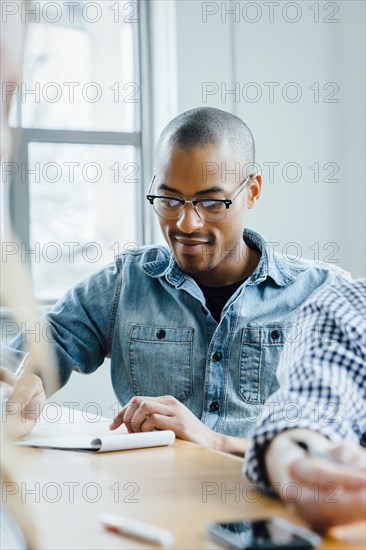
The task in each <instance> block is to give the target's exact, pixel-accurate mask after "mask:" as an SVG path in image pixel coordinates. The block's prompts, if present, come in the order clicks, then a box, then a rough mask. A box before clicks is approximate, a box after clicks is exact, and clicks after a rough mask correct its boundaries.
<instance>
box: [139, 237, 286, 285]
mask: <svg viewBox="0 0 366 550" xmlns="http://www.w3.org/2000/svg"><path fill="white" fill-rule="evenodd" d="M243 238H244V240H245V242H246V243H247V245H248V246H250V247H251V248H256V249H257V250H259V251H260V252H261V258H260V260H259V263H258V265H257V267H256V269H255V271H254V273H252V275H251V276H250V278H249V281H248V284H253V285H257V284H259V283H261V282H263V281H265V280H266V279H267V278H268V277H270V278H271V279H273V281H274V282H275V283H276V284H277V285H278V286H285V285H287V284H288V283H290V282H292V281H293V280H294V279H295V276H294V275H293V274H292V273H290V272H289V271H288V270H287V269H286V267H285V264H284V261H283V259H282V258H281V256H280V255H278V254H275V252H274V245H275V244H277V243H273V242H269V241H267V240H266V239H265V237H263V235H261V234H260V233H257V232H256V231H253V230H252V229H248V228H247V229H245V230H244V234H243ZM141 268H142V269H143V271H145V273H147V275H150V277H155V278H158V277H165V278H166V280H167V281H168V282H169V283H171V284H172V285H173V286H175V287H178V286H181V285H182V284H183V282H184V281H185V280H186V279H187V277H188V275H187V274H186V273H185V272H184V271H182V270H181V269H180V267H179V266H178V264H177V262H176V261H175V258H174V256H173V254H172V253H171V252H170V251H168V250H166V258H165V259H164V260H155V261H152V262H146V263H144V264H142V266H141Z"/></svg>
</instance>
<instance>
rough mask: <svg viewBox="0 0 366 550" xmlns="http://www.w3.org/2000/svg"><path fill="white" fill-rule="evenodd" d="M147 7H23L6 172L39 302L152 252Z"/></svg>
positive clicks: (65, 4) (140, 4)
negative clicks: (11, 155) (136, 250)
mask: <svg viewBox="0 0 366 550" xmlns="http://www.w3.org/2000/svg"><path fill="white" fill-rule="evenodd" d="M147 4H148V3H145V2H137V1H132V2H131V1H127V0H120V1H117V2H116V1H113V2H112V1H109V0H103V1H102V2H88V1H87V0H81V1H78V2H63V1H61V0H59V1H58V2H48V3H44V2H36V1H33V2H32V3H31V4H30V5H29V6H28V7H24V6H23V9H24V14H22V15H23V16H24V20H26V21H27V22H28V35H27V43H26V50H25V52H26V53H25V62H24V75H23V81H22V82H21V83H20V84H19V86H18V88H17V89H14V90H13V91H12V90H9V93H12V95H13V108H12V121H11V122H12V125H13V126H14V127H15V129H16V130H15V134H16V137H17V140H16V143H17V154H16V159H15V160H16V162H15V163H14V165H13V167H12V169H8V170H7V172H8V174H9V177H10V176H12V177H13V185H12V186H11V195H10V204H11V212H12V219H13V225H14V227H15V230H16V233H17V234H18V236H19V238H20V241H21V243H20V251H19V252H20V254H21V260H22V262H27V263H29V266H30V267H31V272H32V277H33V282H34V287H35V292H36V295H37V297H38V298H40V299H43V300H54V299H55V298H57V297H59V296H60V295H61V294H62V293H63V292H64V291H65V290H66V289H67V288H69V287H70V286H72V285H73V284H75V283H76V282H77V281H78V280H80V279H82V278H84V277H85V276H87V275H89V274H90V273H92V272H93V271H95V270H96V269H97V268H98V267H101V266H102V265H106V264H107V263H109V262H110V261H112V260H113V258H114V256H115V255H116V254H118V253H120V252H122V251H123V250H124V249H126V248H131V247H132V248H133V247H136V246H138V245H141V244H144V243H145V242H147V235H148V233H149V226H148V223H146V221H145V223H144V220H146V219H148V220H149V218H148V217H147V218H146V217H145V214H144V210H145V204H144V200H143V199H144V179H145V178H144V172H145V173H146V178H147V179H148V178H149V172H150V155H151V151H147V148H146V147H145V143H146V142H148V141H149V139H148V137H149V135H150V130H149V128H150V127H151V121H150V119H149V118H148V117H147V116H146V115H145V113H146V110H145V112H143V110H142V108H141V106H142V102H143V95H144V92H143V90H142V88H141V82H142V78H141V74H143V77H144V78H143V82H144V86H146V87H148V84H149V78H150V76H149V74H148V67H149V64H148V63H147V62H146V60H145V57H146V55H147V51H148V43H147V40H148V39H147V36H148V33H147V32H145V29H144V28H143V25H146V20H147V10H148V6H147ZM143 136H144V138H143ZM149 146H151V143H150V142H149ZM143 167H144V168H145V170H143ZM147 216H149V214H147Z"/></svg>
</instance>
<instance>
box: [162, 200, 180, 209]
mask: <svg viewBox="0 0 366 550" xmlns="http://www.w3.org/2000/svg"><path fill="white" fill-rule="evenodd" d="M159 202H160V204H161V206H162V207H163V208H177V207H178V206H179V205H180V204H181V203H180V202H179V201H178V200H177V199H169V198H166V199H159Z"/></svg>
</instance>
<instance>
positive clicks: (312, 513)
mask: <svg viewBox="0 0 366 550" xmlns="http://www.w3.org/2000/svg"><path fill="white" fill-rule="evenodd" d="M294 440H297V441H304V442H305V443H307V444H308V446H310V447H311V448H313V449H316V450H317V451H318V452H319V453H324V454H326V455H328V456H329V458H330V459H327V458H320V457H317V456H311V455H310V454H307V453H306V452H305V451H304V450H303V449H301V448H300V447H299V446H298V445H297V444H296V443H294ZM265 462H266V467H267V472H268V476H269V479H270V481H271V482H272V483H273V484H276V483H279V485H277V486H276V485H274V488H275V490H276V491H277V492H278V493H279V495H280V497H281V498H282V499H283V500H284V501H285V502H286V503H287V505H288V507H289V508H290V509H291V511H293V512H294V513H295V514H297V515H299V516H300V517H302V518H303V519H304V520H305V521H306V522H307V523H308V524H309V525H310V526H311V527H312V528H313V529H315V530H317V531H319V532H324V531H326V530H327V529H328V528H330V527H332V526H336V525H343V524H346V523H352V522H356V521H360V520H361V521H364V520H365V517H366V451H365V449H363V448H362V447H359V446H356V445H354V444H352V443H342V444H340V445H337V446H335V445H334V444H332V443H331V442H330V441H329V440H328V439H326V438H325V437H323V436H321V435H320V434H318V433H317V432H313V431H311V430H302V429H294V430H287V431H285V432H282V433H281V434H279V435H278V436H276V437H275V438H274V439H273V441H272V442H271V444H270V445H269V448H268V450H267V453H266V456H265Z"/></svg>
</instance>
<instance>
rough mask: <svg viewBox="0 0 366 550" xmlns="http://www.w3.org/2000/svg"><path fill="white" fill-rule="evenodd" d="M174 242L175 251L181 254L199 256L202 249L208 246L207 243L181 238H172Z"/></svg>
mask: <svg viewBox="0 0 366 550" xmlns="http://www.w3.org/2000/svg"><path fill="white" fill-rule="evenodd" d="M174 240H175V241H176V243H177V247H176V248H177V250H178V251H179V252H181V253H182V254H199V253H201V252H202V250H203V247H204V246H205V245H207V244H209V243H208V241H204V240H200V239H191V238H183V237H174Z"/></svg>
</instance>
